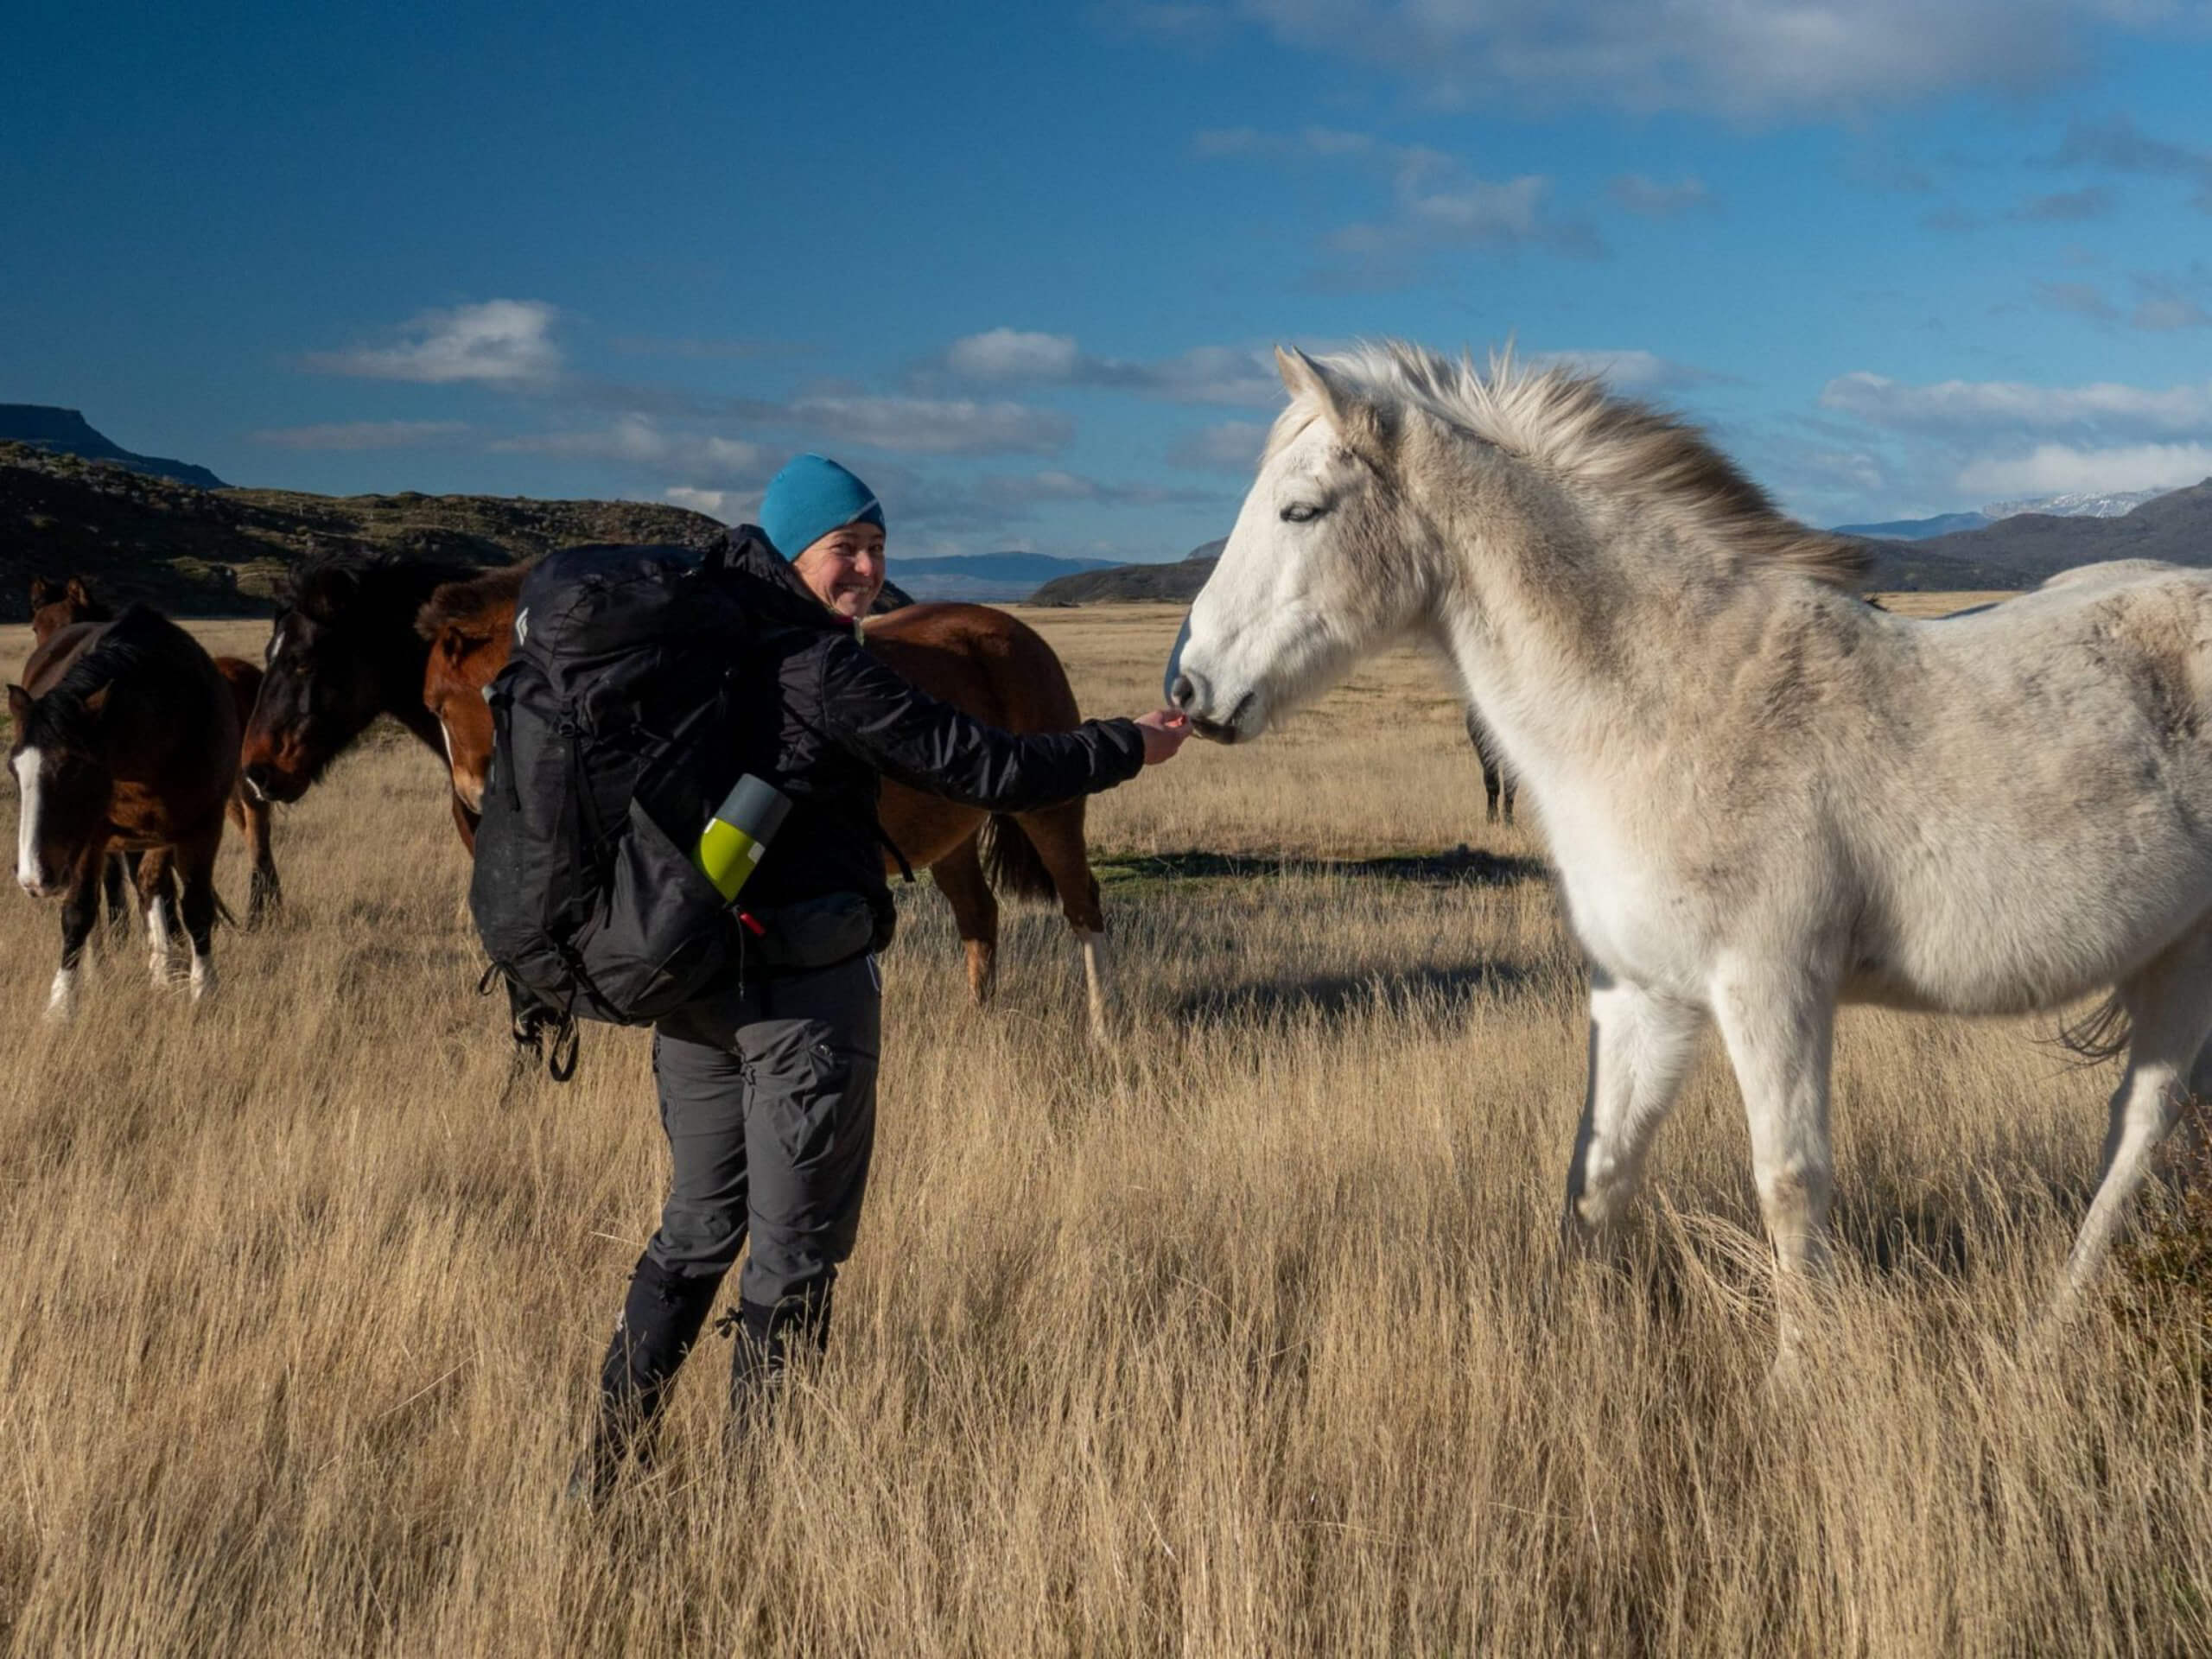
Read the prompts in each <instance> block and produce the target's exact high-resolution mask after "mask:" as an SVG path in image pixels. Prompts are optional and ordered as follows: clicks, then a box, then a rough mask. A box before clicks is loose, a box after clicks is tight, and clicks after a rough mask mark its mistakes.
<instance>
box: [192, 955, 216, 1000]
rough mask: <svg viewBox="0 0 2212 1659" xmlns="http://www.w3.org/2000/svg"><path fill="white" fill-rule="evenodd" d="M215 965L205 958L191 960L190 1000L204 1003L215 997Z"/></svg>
mask: <svg viewBox="0 0 2212 1659" xmlns="http://www.w3.org/2000/svg"><path fill="white" fill-rule="evenodd" d="M215 985H216V980H215V964H214V963H212V962H209V961H208V960H207V958H206V957H194V958H193V959H192V1000H193V1001H194V1002H205V1001H207V999H208V998H209V997H211V996H213V995H215Z"/></svg>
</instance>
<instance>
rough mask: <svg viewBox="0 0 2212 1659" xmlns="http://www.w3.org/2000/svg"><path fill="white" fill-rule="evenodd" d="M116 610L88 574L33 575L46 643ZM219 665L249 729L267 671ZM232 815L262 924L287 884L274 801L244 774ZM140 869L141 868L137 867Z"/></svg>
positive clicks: (112, 883) (115, 898) (248, 919)
mask: <svg viewBox="0 0 2212 1659" xmlns="http://www.w3.org/2000/svg"><path fill="white" fill-rule="evenodd" d="M114 615H115V613H114V612H112V611H111V610H110V609H108V607H106V606H105V605H104V604H102V603H101V602H100V601H99V600H98V599H96V598H95V597H93V594H92V588H91V587H90V586H89V585H88V584H87V583H86V581H85V579H84V578H83V577H82V576H72V577H70V578H69V580H68V581H67V582H48V580H47V579H46V578H45V577H44V576H33V577H32V578H31V639H33V641H34V642H35V644H37V645H44V644H45V643H46V642H47V641H48V639H52V638H53V637H54V634H55V633H56V632H59V631H60V630H61V629H63V628H66V627H67V626H70V625H71V624H73V623H76V622H105V621H108V620H111V619H112V618H113V617H114ZM215 671H216V672H217V673H219V674H220V675H221V676H222V677H223V681H224V683H226V685H228V686H229V687H230V688H231V696H232V701H233V702H236V703H237V705H238V729H239V730H240V731H241V732H243V731H244V730H245V727H246V722H247V721H250V720H251V719H252V718H253V703H254V699H255V698H256V697H257V696H259V695H260V692H261V671H260V670H259V669H258V668H256V667H255V666H254V665H253V664H251V663H249V662H247V661H246V660H245V658H243V657H218V658H215ZM226 810H227V811H228V813H229V815H230V820H231V822H232V823H234V824H236V825H237V826H238V829H239V831H240V832H241V833H242V834H243V835H244V836H245V838H246V846H247V849H248V850H249V851H250V852H251V855H252V858H253V877H252V886H251V888H250V889H249V893H248V897H247V900H246V907H245V925H247V926H248V927H250V928H251V927H258V926H259V925H261V924H262V923H263V922H264V921H265V920H267V919H268V918H269V915H270V912H272V911H276V910H279V909H281V908H283V903H284V888H283V883H282V882H281V881H279V880H277V859H276V855H275V854H274V853H273V852H271V850H270V844H269V819H270V807H269V803H268V802H266V801H264V800H262V799H260V798H257V796H255V795H254V793H253V791H251V790H249V789H248V788H247V787H246V786H245V779H244V777H240V778H239V779H238V782H237V783H236V784H235V785H232V790H231V801H230V805H229V807H228V808H227V809H226ZM132 874H134V875H135V874H136V872H135V871H134V872H133V873H132ZM106 886H107V895H108V912H109V914H110V916H111V917H113V916H115V915H116V914H118V912H120V911H121V908H122V902H121V893H122V887H123V867H122V866H121V865H120V864H118V865H117V866H115V867H113V868H111V870H110V871H109V873H108V876H107V880H106ZM168 910H169V913H170V915H171V916H174V914H175V904H174V902H173V901H171V902H169V903H168Z"/></svg>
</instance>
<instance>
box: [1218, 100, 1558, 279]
mask: <svg viewBox="0 0 2212 1659" xmlns="http://www.w3.org/2000/svg"><path fill="white" fill-rule="evenodd" d="M1193 148H1194V149H1196V151H1197V153H1198V155H1199V156H1211V157H1216V158H1230V159H1244V160H1262V161H1272V162H1285V163H1292V164H1303V163H1307V162H1347V161H1349V162H1357V163H1360V164H1361V165H1363V167H1365V168H1367V169H1368V170H1370V171H1372V172H1377V173H1380V174H1382V175H1384V176H1385V177H1386V178H1387V180H1388V181H1389V193H1390V203H1391V210H1390V213H1389V215H1388V216H1387V217H1385V218H1383V219H1378V220H1372V221H1363V222H1360V223H1357V224H1352V225H1347V226H1344V227H1343V228H1342V229H1341V230H1339V231H1338V232H1335V234H1334V235H1332V237H1331V238H1329V245H1330V246H1331V247H1332V248H1334V249H1335V250H1336V251H1338V252H1339V253H1345V254H1351V255H1352V256H1354V257H1357V258H1361V259H1366V260H1375V259H1378V258H1379V259H1382V260H1383V261H1386V262H1387V261H1389V260H1393V259H1402V258H1403V257H1406V256H1408V255H1411V254H1416V253H1419V252H1421V251H1424V250H1427V249H1433V248H1437V247H1441V246H1455V245H1457V246H1465V245H1475V246H1484V247H1495V248H1512V247H1548V248H1550V249H1552V250H1553V251H1555V252H1561V253H1573V254H1583V255H1588V254H1594V253H1597V252H1600V251H1602V248H1601V246H1600V245H1599V241H1598V238H1597V236H1596V233H1595V232H1592V231H1591V230H1590V228H1589V227H1588V226H1585V225H1581V224H1578V223H1576V222H1574V221H1573V220H1570V219H1560V217H1559V216H1558V215H1556V214H1555V213H1553V212H1552V211H1551V208H1550V201H1549V199H1550V195H1551V184H1552V181H1551V180H1550V179H1549V178H1548V177H1546V176H1545V175H1541V174H1536V173H1529V174H1522V175H1519V176H1517V177H1515V178H1510V179H1485V178H1482V177H1479V176H1478V175H1476V173H1475V172H1474V170H1473V169H1472V168H1470V167H1469V166H1468V165H1467V164H1466V163H1465V162H1463V161H1461V160H1460V159H1459V157H1458V156H1452V155H1449V154H1446V152H1445V151H1443V150H1440V149H1430V148H1429V147H1428V146H1427V145H1426V144H1396V143H1389V142H1388V141H1387V140H1385V139H1382V138H1378V137H1375V136H1374V135H1373V134H1371V133H1363V132H1345V131H1341V130H1338V129H1336V128H1332V127H1304V128H1301V129H1300V130H1297V131H1296V132H1287V133H1268V132H1262V131H1260V130H1257V129H1255V128H1251V127H1234V128H1229V129H1225V130H1216V131H1208V132H1201V133H1199V134H1198V137H1197V139H1196V140H1195V141H1194V144H1193Z"/></svg>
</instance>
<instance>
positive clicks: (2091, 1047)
mask: <svg viewBox="0 0 2212 1659" xmlns="http://www.w3.org/2000/svg"><path fill="white" fill-rule="evenodd" d="M2134 1037H2135V1027H2134V1025H2133V1022H2132V1021H2131V1020H2129V1019H2128V1017H2127V1008H2126V1005H2125V1004H2124V1003H2122V1002H2121V1001H2120V995H2119V993H2118V992H2114V993H2113V995H2110V996H2108V997H2107V998H2105V1000H2104V1001H2101V1002H2100V1003H2098V1004H2097V1006H2096V1007H2094V1008H2091V1009H2090V1010H2089V1011H2088V1013H2087V1014H2083V1015H2082V1017H2081V1018H2080V1019H2079V1020H2069V1021H2068V1022H2067V1023H2066V1024H2064V1025H2063V1026H2061V1027H2059V1028H2058V1046H2060V1047H2061V1048H2063V1049H2064V1050H2066V1051H2067V1052H2069V1054H2072V1055H2074V1056H2075V1057H2076V1058H2078V1059H2080V1061H2081V1062H2082V1065H2103V1064H2104V1062H2105V1061H2107V1060H2116V1059H2118V1058H2120V1056H2121V1055H2122V1054H2125V1053H2126V1052H2127V1046H2128V1044H2129V1043H2130V1042H2132V1041H2133V1039H2134Z"/></svg>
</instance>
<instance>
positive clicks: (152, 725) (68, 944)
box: [8, 605, 238, 1019]
mask: <svg viewBox="0 0 2212 1659" xmlns="http://www.w3.org/2000/svg"><path fill="white" fill-rule="evenodd" d="M8 711H9V714H10V717H11V718H12V720H13V721H14V725H15V742H14V746H13V747H12V748H11V750H10V754H9V769H10V772H13V773H14V775H15V779H16V787H17V789H18V790H19V791H20V799H19V801H18V803H17V813H18V817H17V826H16V880H18V881H19V882H21V883H22V887H23V890H24V891H25V892H27V893H29V894H30V895H31V896H32V897H33V898H45V897H48V896H49V895H51V894H54V893H61V894H64V895H65V899H64V903H63V905H62V910H61V965H60V969H59V970H58V971H57V972H56V973H55V975H54V987H53V990H52V992H51V994H50V995H49V996H48V1001H47V1012H48V1016H49V1017H50V1018H55V1019H67V1017H68V1016H69V1015H70V1014H72V1013H73V1012H74V1010H75V1007H76V998H77V974H78V966H79V959H80V958H81V957H82V955H83V953H84V948H85V940H86V938H87V937H88V936H89V935H90V934H91V932H92V924H93V922H94V921H95V920H96V919H97V918H98V914H99V890H100V881H101V875H102V872H103V870H104V869H105V866H106V862H107V856H108V853H109V851H110V849H116V850H119V851H130V852H137V853H140V854H143V857H142V859H141V860H140V862H139V868H138V888H139V893H140V895H141V897H142V898H143V900H144V903H145V911H146V927H147V931H148V934H149V938H150V949H151V957H152V961H151V967H152V970H153V976H154V982H155V983H156V985H157V986H160V985H167V984H168V983H169V982H171V979H172V969H171V964H170V961H169V936H168V921H167V918H166V917H165V915H164V913H163V907H162V904H161V902H160V897H161V894H162V892H163V890H164V887H165V886H166V884H167V882H168V879H169V874H170V871H171V868H172V867H174V868H175V874H176V876H177V878H178V879H179V880H180V882H181V888H182V893H181V900H180V903H179V906H178V908H179V910H180V912H181V915H182V917H183V921H184V931H185V933H186V935H187V936H188V938H189V939H190V942H191V946H192V995H193V1000H194V1001H199V1000H200V998H202V997H204V996H206V995H208V994H209V993H210V992H212V991H213V989H214V988H215V968H214V958H213V953H212V949H211V947H212V943H213V929H214V923H215V918H216V916H217V915H218V913H219V912H220V911H221V908H222V905H221V901H220V900H219V899H218V898H217V897H216V894H215V879H214V878H215V854H216V851H217V849H219V847H220V846H221V844H222V839H223V818H224V809H225V806H226V804H227V802H228V801H229V799H230V794H231V788H232V784H233V782H234V781H235V780H236V778H237V774H238V711H237V706H236V704H235V702H233V701H232V696H231V692H230V688H229V687H228V686H227V685H226V683H224V680H223V677H222V676H221V675H220V674H219V673H218V672H217V671H216V669H215V664H214V663H213V659H211V658H209V657H208V655H207V652H205V651H204V650H202V649H201V648H200V644H199V642H198V641H196V640H195V639H193V638H192V636H191V635H190V634H188V633H187V632H185V631H184V630H183V629H182V628H180V627H178V626H176V624H175V623H174V622H172V621H170V620H168V618H167V617H164V616H162V615H161V614H160V613H157V612H155V611H152V610H149V609H148V608H147V607H144V606H143V605H133V606H131V607H129V608H128V609H126V610H125V611H124V613H123V614H122V615H121V616H119V617H118V618H116V619H115V620H113V621H109V622H79V623H75V624H73V625H71V626H67V627H64V628H61V629H59V630H58V631H56V632H54V634H53V635H52V636H51V637H50V638H48V640H47V641H46V643H45V644H43V645H40V646H39V647H38V648H37V649H36V650H35V651H34V652H32V653H31V658H30V661H29V663H27V664H25V665H24V668H23V683H22V684H21V685H11V686H10V687H9V688H8Z"/></svg>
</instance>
